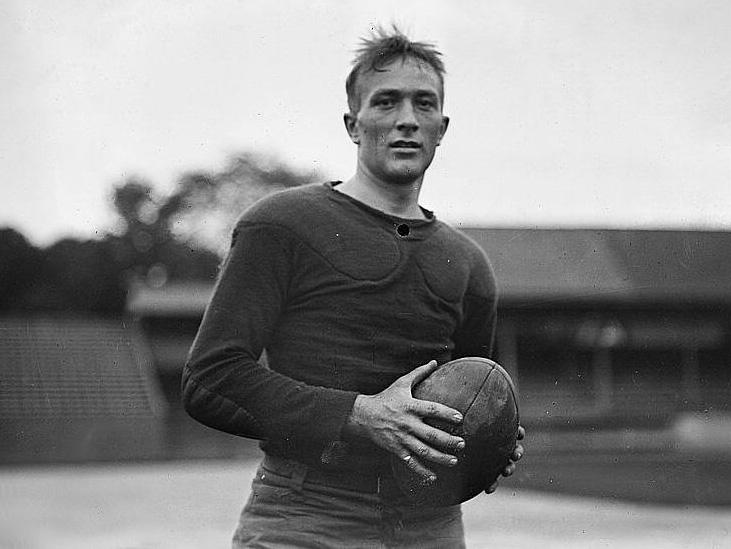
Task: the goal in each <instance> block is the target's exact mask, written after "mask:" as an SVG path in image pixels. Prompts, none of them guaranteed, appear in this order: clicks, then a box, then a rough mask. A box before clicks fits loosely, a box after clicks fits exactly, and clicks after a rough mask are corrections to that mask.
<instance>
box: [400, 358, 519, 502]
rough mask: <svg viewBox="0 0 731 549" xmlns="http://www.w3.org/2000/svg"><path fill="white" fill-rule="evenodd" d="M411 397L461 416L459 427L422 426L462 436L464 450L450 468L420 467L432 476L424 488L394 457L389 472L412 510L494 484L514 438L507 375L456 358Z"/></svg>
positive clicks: (492, 365)
mask: <svg viewBox="0 0 731 549" xmlns="http://www.w3.org/2000/svg"><path fill="white" fill-rule="evenodd" d="M412 394H413V396H414V398H418V399H421V400H430V401H434V402H440V403H442V404H445V405H446V406H449V407H451V408H454V409H456V410H459V411H460V412H461V413H462V415H463V416H464V420H463V421H462V423H461V424H460V425H454V424H451V423H446V422H442V421H434V420H426V421H427V423H429V424H430V425H433V426H434V427H438V428H439V429H441V430H443V431H446V432H448V433H450V434H453V435H456V436H460V437H462V438H463V439H464V440H465V448H464V450H462V451H461V452H457V454H456V455H457V458H458V460H459V463H458V464H457V465H456V466H455V467H446V466H441V465H438V464H435V463H432V462H429V463H426V464H425V465H426V466H427V467H429V468H430V469H431V470H432V471H434V472H435V473H436V475H437V480H436V481H435V482H434V483H432V484H425V483H424V480H423V477H422V476H420V475H418V474H417V473H415V472H413V471H412V470H411V469H410V468H409V467H408V466H407V465H406V463H404V462H403V461H402V460H400V459H398V458H396V457H395V456H394V457H393V458H392V460H391V467H392V470H393V473H394V477H395V479H396V484H397V485H398V487H399V488H400V489H401V491H402V492H403V493H404V494H405V495H406V497H407V498H408V499H409V500H410V501H411V502H412V503H413V504H416V505H431V506H444V505H455V504H458V503H461V502H464V501H467V500H468V499H471V498H473V497H475V496H476V495H478V494H479V493H480V492H482V491H483V490H484V489H485V488H487V487H488V486H490V485H491V484H492V483H493V482H495V480H496V479H497V478H498V476H500V473H501V471H502V470H503V468H504V467H505V466H506V465H507V464H508V462H509V460H510V456H511V454H512V453H513V449H514V448H515V444H516V439H517V433H518V424H519V415H518V400H517V395H516V391H515V386H514V385H513V381H512V379H511V378H510V376H509V375H508V373H507V372H506V371H505V370H504V369H503V368H502V367H501V366H500V365H498V364H497V363H496V362H493V361H492V360H488V359H486V358H480V357H467V358H460V359H457V360H453V361H451V362H447V363H445V364H443V365H442V366H440V367H439V368H438V369H437V370H435V371H434V372H433V373H432V374H431V375H430V376H429V377H428V378H426V379H424V380H423V381H421V383H419V384H417V385H416V386H415V387H414V389H413V391H412Z"/></svg>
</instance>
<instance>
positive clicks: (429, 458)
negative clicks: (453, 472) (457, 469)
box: [404, 437, 458, 467]
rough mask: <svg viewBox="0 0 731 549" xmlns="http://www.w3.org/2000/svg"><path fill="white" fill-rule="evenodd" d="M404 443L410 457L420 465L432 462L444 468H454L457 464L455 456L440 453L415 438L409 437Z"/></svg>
mask: <svg viewBox="0 0 731 549" xmlns="http://www.w3.org/2000/svg"><path fill="white" fill-rule="evenodd" d="M404 442H405V443H406V446H407V448H408V450H409V452H410V453H411V455H412V456H414V457H415V458H417V459H418V460H419V462H421V463H426V462H432V463H437V464H439V465H443V466H445V467H454V466H455V465H457V463H458V460H457V456H455V455H453V454H449V453H446V452H442V451H440V450H438V449H436V448H434V447H433V446H430V445H428V444H425V443H424V442H423V441H422V440H420V439H419V438H417V437H411V438H410V439H408V440H406V441H404Z"/></svg>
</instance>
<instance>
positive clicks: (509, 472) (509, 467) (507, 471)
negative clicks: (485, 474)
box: [501, 461, 515, 477]
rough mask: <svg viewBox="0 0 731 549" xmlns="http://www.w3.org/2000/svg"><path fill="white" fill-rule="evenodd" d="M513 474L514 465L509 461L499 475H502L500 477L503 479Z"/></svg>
mask: <svg viewBox="0 0 731 549" xmlns="http://www.w3.org/2000/svg"><path fill="white" fill-rule="evenodd" d="M513 473H515V463H513V462H512V461H511V462H510V463H508V464H507V465H506V466H505V468H504V469H503V470H502V473H501V474H502V475H503V476H504V477H509V476H510V475H512V474H513Z"/></svg>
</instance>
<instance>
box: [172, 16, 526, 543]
mask: <svg viewBox="0 0 731 549" xmlns="http://www.w3.org/2000/svg"><path fill="white" fill-rule="evenodd" d="M443 75H444V67H443V64H442V62H441V59H440V53H439V52H437V51H436V50H435V49H434V48H433V47H432V46H431V45H428V44H423V43H418V42H411V41H409V40H408V39H407V38H406V37H405V36H404V35H402V34H401V33H400V32H398V31H396V30H394V32H393V33H391V34H386V33H384V32H382V31H381V32H379V33H377V34H376V35H374V36H373V37H372V38H371V39H369V40H364V42H363V46H362V48H361V49H360V50H359V53H358V56H357V58H356V59H355V63H354V67H353V70H352V72H351V73H350V75H349V77H348V79H347V82H346V91H347V95H348V106H349V112H348V113H347V114H346V115H345V126H346V129H347V131H348V135H349V136H350V139H351V140H352V141H353V143H355V144H356V146H357V150H358V154H357V166H356V171H355V175H354V176H353V177H352V178H351V179H349V180H348V181H345V182H334V183H327V184H324V185H311V186H306V187H302V188H298V189H293V190H288V191H284V192H282V193H278V194H276V195H273V196H271V197H269V198H266V199H264V200H262V201H260V202H259V203H257V204H256V205H254V206H253V207H252V208H250V209H249V210H248V211H247V212H246V213H245V214H244V215H243V216H242V218H241V219H240V221H239V223H238V224H237V226H236V228H235V230H234V235H233V242H232V246H231V250H230V253H229V255H228V257H227V259H226V262H225V264H224V268H223V270H222V273H221V276H220V278H219V281H218V284H217V287H216V291H215V293H214V296H213V298H212V300H211V303H210V304H209V306H208V308H207V310H206V313H205V316H204V318H203V322H202V324H201V327H200V330H199V333H198V336H197V338H196V341H195V343H194V345H193V348H192V349H191V354H190V359H189V361H188V364H187V365H186V367H185V370H184V374H183V391H184V402H185V406H186V409H187V410H188V412H189V413H190V414H191V415H192V416H193V417H195V418H196V419H198V420H199V421H201V422H202V423H205V424H207V425H209V426H211V427H213V428H215V429H220V430H223V431H226V432H228V433H233V434H235V435H240V436H246V437H253V438H259V439H261V440H262V444H261V447H262V449H263V450H264V453H265V458H264V460H263V462H262V465H261V467H260V468H259V471H258V473H257V476H256V478H255V479H254V482H253V485H252V493H251V497H250V499H249V501H248V502H247V504H246V507H245V508H244V511H243V513H242V515H241V520H240V523H239V528H238V529H237V531H236V534H235V536H234V547H254V546H255V547H351V546H352V547H393V546H396V547H419V548H424V547H463V546H464V533H463V528H462V520H461V511H460V508H459V506H453V507H437V508H425V507H412V506H409V505H408V503H407V502H406V501H405V500H404V498H403V495H402V494H400V493H399V492H398V489H397V488H396V487H395V485H394V482H393V477H392V474H391V472H390V465H389V463H390V458H391V456H392V455H395V456H398V457H399V458H401V459H403V460H404V461H405V462H406V463H407V464H408V465H409V467H411V468H413V469H414V470H415V471H417V472H418V473H420V474H421V475H422V476H423V478H424V482H433V480H434V473H433V472H432V470H431V469H430V464H432V463H439V464H443V465H454V464H456V457H455V453H456V452H457V450H458V449H459V448H460V447H461V446H462V445H463V444H464V441H463V440H461V439H460V438H459V437H455V436H452V435H450V434H448V433H446V432H444V431H441V430H439V429H437V428H435V427H432V426H430V425H428V424H427V423H426V422H425V420H426V419H441V420H445V421H449V422H455V423H458V422H459V421H461V418H460V417H459V414H458V413H457V411H456V410H453V409H450V408H448V407H446V406H443V405H440V404H437V403H433V402H425V401H420V400H416V399H414V398H413V397H412V395H411V387H412V386H413V385H414V384H416V383H418V381H420V380H421V379H424V378H425V377H427V376H428V375H429V374H430V373H431V372H432V371H433V370H434V369H435V368H436V366H437V364H441V363H444V362H446V361H449V360H452V359H456V358H459V357H463V356H484V357H489V356H490V355H491V353H492V341H493V335H494V331H495V312H496V293H495V282H494V278H493V274H492V271H491V269H490V267H489V264H488V262H487V260H486V258H485V256H484V254H483V253H482V251H481V250H480V249H479V248H478V247H477V246H476V245H475V244H474V243H473V242H472V241H470V240H469V239H467V238H466V237H465V236H464V235H462V234H461V233H459V232H457V231H455V230H454V229H452V228H450V227H449V226H447V225H446V224H444V223H442V222H440V221H438V220H437V219H436V217H435V216H434V215H433V213H432V212H430V211H428V210H425V209H423V208H421V207H420V206H419V204H418V198H419V192H420V190H421V185H422V182H423V179H424V173H425V171H426V169H427V168H428V167H429V165H430V163H431V161H432V159H433V157H434V152H435V150H436V147H437V146H438V145H439V143H440V141H441V139H442V138H443V136H444V134H445V132H446V130H447V126H448V123H449V119H448V118H447V117H446V116H444V115H443V113H442V103H443V98H444V86H443ZM264 350H266V354H267V360H268V367H267V366H264V365H262V364H261V363H260V362H259V359H260V357H261V354H262V352H263V351H264ZM520 431H521V432H520V433H519V436H520V437H521V438H522V435H523V432H522V429H521V430H520ZM522 452H523V449H522V446H520V445H518V446H517V447H516V449H515V452H514V455H513V458H514V460H515V461H517V460H518V459H520V457H521V455H522ZM514 468H515V464H514V462H513V463H511V464H510V465H509V466H508V467H507V468H506V470H505V471H504V474H505V475H508V474H511V473H512V472H513V470H514ZM485 488H486V491H492V490H493V489H494V486H491V487H485Z"/></svg>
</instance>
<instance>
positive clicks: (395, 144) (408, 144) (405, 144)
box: [388, 139, 421, 150]
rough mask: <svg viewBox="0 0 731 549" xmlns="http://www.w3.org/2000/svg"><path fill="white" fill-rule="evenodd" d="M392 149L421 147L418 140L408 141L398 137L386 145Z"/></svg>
mask: <svg viewBox="0 0 731 549" xmlns="http://www.w3.org/2000/svg"><path fill="white" fill-rule="evenodd" d="M388 146H389V147H391V148H392V149H407V150H416V149H420V148H421V143H419V142H418V141H409V140H406V139H399V140H397V141H392V142H391V143H389V145H388Z"/></svg>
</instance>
